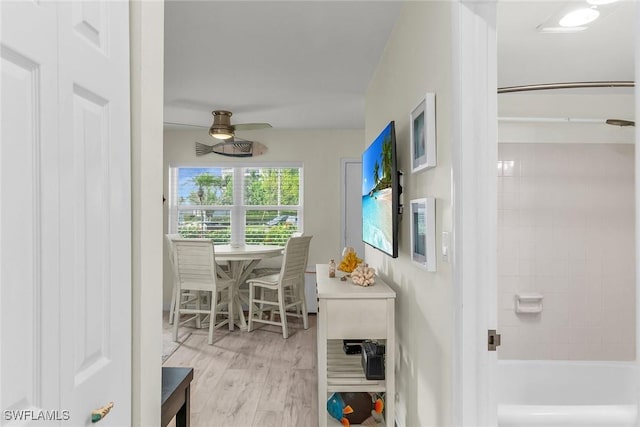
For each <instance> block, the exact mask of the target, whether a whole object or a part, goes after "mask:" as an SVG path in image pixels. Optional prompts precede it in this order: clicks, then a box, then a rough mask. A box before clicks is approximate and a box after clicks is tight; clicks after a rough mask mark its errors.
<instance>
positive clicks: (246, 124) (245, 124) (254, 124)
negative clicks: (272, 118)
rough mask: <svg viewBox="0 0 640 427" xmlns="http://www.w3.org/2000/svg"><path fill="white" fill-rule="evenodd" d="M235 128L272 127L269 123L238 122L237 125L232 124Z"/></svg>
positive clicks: (254, 128)
mask: <svg viewBox="0 0 640 427" xmlns="http://www.w3.org/2000/svg"><path fill="white" fill-rule="evenodd" d="M233 127H234V128H236V130H256V129H267V128H272V127H273V126H271V125H270V124H269V123H239V124H237V125H233Z"/></svg>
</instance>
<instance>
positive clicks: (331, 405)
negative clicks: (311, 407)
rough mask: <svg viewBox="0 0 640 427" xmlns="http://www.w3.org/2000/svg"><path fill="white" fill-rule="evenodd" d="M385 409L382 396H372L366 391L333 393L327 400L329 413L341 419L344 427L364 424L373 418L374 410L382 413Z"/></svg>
mask: <svg viewBox="0 0 640 427" xmlns="http://www.w3.org/2000/svg"><path fill="white" fill-rule="evenodd" d="M383 409H384V402H383V401H382V399H381V398H380V397H377V396H375V397H374V398H372V396H371V394H369V393H364V392H359V393H351V392H347V393H333V394H332V395H331V396H330V397H329V400H328V401H327V411H328V412H329V415H331V416H332V417H333V418H335V419H336V420H338V421H340V422H341V423H342V425H343V426H344V427H349V426H350V425H351V424H363V423H364V422H365V421H367V420H369V419H370V418H372V414H373V412H376V413H378V414H381V413H382V410H383ZM370 421H371V420H370ZM369 425H371V423H369ZM373 425H375V424H373Z"/></svg>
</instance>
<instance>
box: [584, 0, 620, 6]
mask: <svg viewBox="0 0 640 427" xmlns="http://www.w3.org/2000/svg"><path fill="white" fill-rule="evenodd" d="M617 1H618V0H587V3H589V4H591V5H593V6H602V5H603V4H611V3H615V2H617Z"/></svg>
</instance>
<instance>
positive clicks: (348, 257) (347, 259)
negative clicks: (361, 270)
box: [338, 246, 362, 273]
mask: <svg viewBox="0 0 640 427" xmlns="http://www.w3.org/2000/svg"><path fill="white" fill-rule="evenodd" d="M361 262H362V260H361V259H360V258H358V254H356V251H355V250H354V249H353V248H352V247H350V246H348V247H346V248H344V251H342V261H340V265H339V266H338V270H340V271H344V272H346V273H351V272H352V271H353V270H354V269H355V268H356V267H357V266H358V264H360V263H361Z"/></svg>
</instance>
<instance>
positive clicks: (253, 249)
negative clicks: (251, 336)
mask: <svg viewBox="0 0 640 427" xmlns="http://www.w3.org/2000/svg"><path fill="white" fill-rule="evenodd" d="M283 249H284V248H283V247H282V246H277V245H246V244H245V245H214V253H215V258H216V263H218V264H222V263H226V264H227V266H228V267H229V268H228V270H225V269H223V268H218V269H217V270H218V275H220V277H222V278H225V279H232V280H233V309H234V310H233V311H234V313H238V321H239V324H238V325H237V326H238V327H240V328H241V329H245V330H246V329H247V320H246V318H245V316H244V312H243V311H242V303H243V302H245V303H247V304H248V303H249V301H248V300H246V301H243V300H242V298H241V295H240V286H241V285H242V284H243V283H244V282H245V280H247V278H248V277H249V275H250V274H251V272H252V271H253V270H254V269H255V268H256V266H257V265H258V263H259V262H260V261H261V260H263V259H266V258H273V257H277V256H279V255H282V251H283ZM234 317H235V314H234ZM231 323H232V325H231V326H230V328H231V330H233V323H235V319H234V321H233V322H231Z"/></svg>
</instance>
